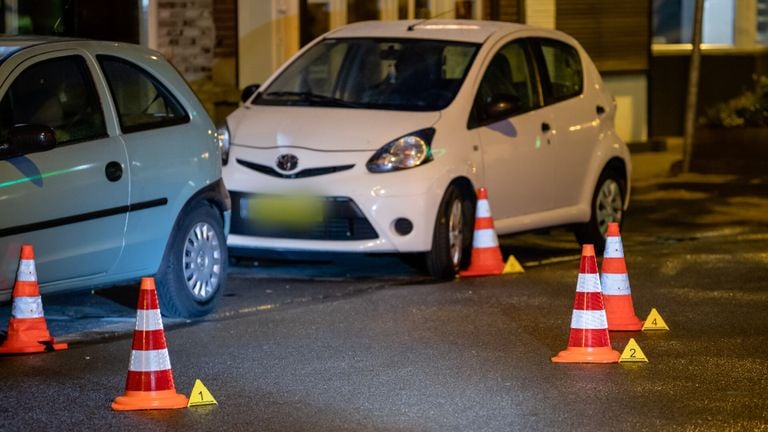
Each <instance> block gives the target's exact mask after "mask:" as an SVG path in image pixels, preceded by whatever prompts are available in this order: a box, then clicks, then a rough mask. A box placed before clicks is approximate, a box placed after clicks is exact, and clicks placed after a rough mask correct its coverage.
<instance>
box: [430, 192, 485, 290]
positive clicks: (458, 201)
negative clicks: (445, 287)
mask: <svg viewBox="0 0 768 432" xmlns="http://www.w3.org/2000/svg"><path fill="white" fill-rule="evenodd" d="M473 220H474V204H473V200H472V199H471V197H470V196H468V194H462V192H461V191H460V190H459V188H458V187H456V186H455V185H450V186H448V189H447V190H446V191H445V195H443V199H442V201H441V202H440V208H439V209H438V213H437V220H436V221H435V230H434V233H433V235H432V249H431V250H430V251H429V252H427V253H426V264H427V272H428V273H429V275H430V276H432V277H435V278H438V279H450V278H452V277H454V276H455V275H456V273H457V272H458V271H459V269H460V268H462V267H464V266H466V265H467V264H468V263H469V253H470V248H471V246H472V224H473V223H474V222H473Z"/></svg>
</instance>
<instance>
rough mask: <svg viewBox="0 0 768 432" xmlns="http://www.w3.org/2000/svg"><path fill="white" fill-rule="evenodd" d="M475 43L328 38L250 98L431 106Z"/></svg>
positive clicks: (445, 97)
mask: <svg viewBox="0 0 768 432" xmlns="http://www.w3.org/2000/svg"><path fill="white" fill-rule="evenodd" d="M477 48H478V47H477V45H474V44H467V43H460V42H450V41H433V40H423V39H383V38H382V39H368V38H360V39H328V40H325V41H323V42H321V43H319V44H317V45H315V46H313V47H312V48H310V49H309V50H308V51H307V52H305V53H303V54H302V55H301V57H299V58H298V59H297V60H295V61H294V62H293V63H291V64H289V65H288V67H287V68H286V69H285V70H284V71H283V72H282V73H281V74H280V75H279V76H278V77H277V79H275V81H274V82H273V83H271V84H270V85H269V86H268V87H267V88H264V89H263V90H261V91H260V95H259V97H257V98H256V99H254V101H253V102H252V103H254V104H256V105H311V106H327V107H345V108H372V109H393V110H406V111H434V110H440V109H443V108H445V107H446V106H448V104H449V103H451V101H452V100H453V98H454V97H455V96H456V93H457V92H458V90H459V88H460V87H461V84H462V82H463V81H464V78H465V77H466V74H467V71H468V70H469V66H470V65H471V64H472V61H473V59H474V56H475V53H476V52H477Z"/></svg>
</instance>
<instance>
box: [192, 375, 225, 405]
mask: <svg viewBox="0 0 768 432" xmlns="http://www.w3.org/2000/svg"><path fill="white" fill-rule="evenodd" d="M218 404H219V403H218V402H216V399H214V398H213V395H212V394H211V392H209V391H208V389H207V388H205V386H204V385H203V382H202V381H200V380H199V379H196V380H195V385H194V386H193V387H192V394H191V395H189V403H188V404H187V408H189V407H193V406H201V405H218Z"/></svg>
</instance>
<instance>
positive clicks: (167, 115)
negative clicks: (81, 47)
mask: <svg viewBox="0 0 768 432" xmlns="http://www.w3.org/2000/svg"><path fill="white" fill-rule="evenodd" d="M97 58H98V60H99V64H100V65H101V70H102V71H103V72H104V76H105V77H106V79H107V83H108V84H109V90H110V92H111V93H112V99H113V100H114V102H115V108H116V109H117V116H118V119H119V120H120V129H122V131H123V133H131V132H138V131H143V130H148V129H156V128H162V127H167V126H173V125H178V124H182V123H186V122H188V121H189V115H188V114H187V112H186V111H184V108H182V106H181V104H180V103H179V101H178V100H176V98H175V97H173V95H172V94H171V92H170V91H169V90H168V89H167V88H166V87H165V86H164V85H162V84H161V83H160V81H158V80H157V78H155V77H154V76H152V74H150V73H149V72H148V71H146V70H144V69H143V68H141V67H139V66H138V65H136V64H133V63H131V62H129V61H127V60H124V59H121V58H117V57H112V56H104V55H100V56H98V57H97Z"/></svg>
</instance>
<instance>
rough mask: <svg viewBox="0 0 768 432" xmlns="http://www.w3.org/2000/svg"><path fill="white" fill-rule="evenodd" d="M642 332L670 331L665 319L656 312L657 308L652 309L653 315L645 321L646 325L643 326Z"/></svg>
mask: <svg viewBox="0 0 768 432" xmlns="http://www.w3.org/2000/svg"><path fill="white" fill-rule="evenodd" d="M642 330H643V331H647V330H669V327H667V323H665V322H664V319H663V318H662V317H661V315H659V312H658V311H656V308H652V309H651V313H649V314H648V318H646V319H645V324H643V329H642Z"/></svg>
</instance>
